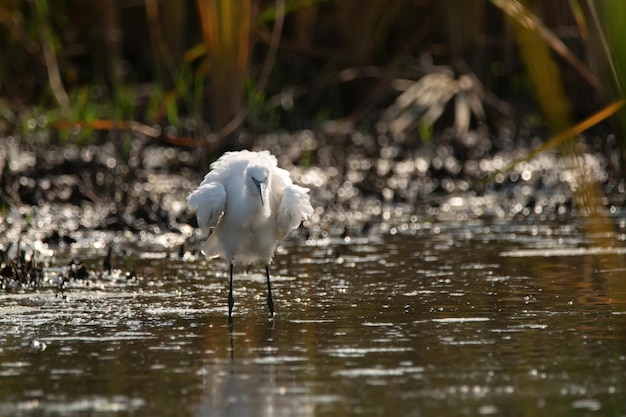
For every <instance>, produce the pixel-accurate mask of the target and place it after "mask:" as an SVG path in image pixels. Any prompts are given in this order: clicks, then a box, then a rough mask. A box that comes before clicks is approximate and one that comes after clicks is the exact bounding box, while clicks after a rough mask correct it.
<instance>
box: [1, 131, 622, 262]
mask: <svg viewBox="0 0 626 417" xmlns="http://www.w3.org/2000/svg"><path fill="white" fill-rule="evenodd" d="M51 142H52V141H51V140H49V139H47V138H44V139H42V138H30V139H18V138H15V137H8V138H5V139H4V140H3V141H2V142H1V143H0V173H1V174H0V205H1V207H2V217H1V219H0V247H1V248H4V249H6V248H8V247H9V245H11V244H15V243H17V242H18V241H20V242H22V245H23V246H24V247H31V248H39V247H43V248H45V247H51V246H59V245H67V246H71V245H73V244H75V242H77V241H82V240H85V239H87V240H88V239H93V238H94V236H97V239H100V240H105V241H106V240H107V239H109V240H110V239H111V236H114V235H116V236H123V237H124V239H128V240H130V241H132V240H138V239H142V237H145V236H146V235H163V234H167V235H168V236H177V237H178V238H175V239H173V240H174V241H175V243H174V244H175V245H180V244H183V243H186V244H187V245H188V247H194V245H195V243H196V241H197V240H198V238H199V236H198V232H197V229H196V222H195V218H194V215H193V213H191V212H190V211H189V210H188V208H187V205H186V201H185V197H186V196H187V195H188V193H189V192H190V191H191V190H192V189H193V188H194V187H195V186H196V185H197V184H198V182H199V181H201V179H202V177H203V175H204V174H205V173H206V171H207V169H208V168H207V167H208V164H209V162H210V161H211V160H214V159H215V158H217V157H218V156H219V155H208V154H206V153H205V152H203V151H202V150H201V149H188V148H176V147H171V146H167V145H165V144H163V143H161V142H158V141H155V140H154V139H149V138H144V137H140V136H137V137H134V138H133V139H132V140H129V139H128V138H127V139H121V138H118V139H110V138H102V139H97V138H94V141H93V143H92V144H90V145H87V146H82V147H79V146H76V145H73V144H67V145H58V144H52V143H51ZM470 142H471V143H460V142H458V141H444V140H440V141H438V143H437V144H430V145H424V144H422V145H420V146H418V144H415V143H409V142H406V143H398V142H394V141H392V140H390V139H388V138H387V137H385V136H380V137H378V138H377V137H375V136H372V135H367V134H363V133H360V132H341V133H338V132H325V133H324V132H317V133H315V132H311V131H302V132H297V133H293V134H267V135H263V136H260V137H258V138H257V139H256V140H255V142H254V146H253V148H254V149H268V150H270V151H271V152H272V153H274V154H275V155H276V156H277V157H278V160H279V164H280V166H282V167H283V168H285V169H287V170H289V171H290V172H291V173H292V176H293V177H294V179H295V181H296V182H297V183H299V184H302V185H304V186H307V187H309V188H310V189H311V196H312V202H313V205H314V207H315V215H314V217H313V219H312V220H311V221H310V222H308V223H307V224H305V225H304V227H303V228H301V230H300V231H299V233H301V234H302V235H303V236H306V237H313V238H319V237H327V236H346V235H347V236H352V235H363V234H368V233H377V232H383V233H385V232H388V231H389V230H390V229H392V228H393V229H394V230H400V231H402V230H409V229H411V228H412V227H415V225H419V224H421V223H424V222H439V221H457V222H458V221H461V222H462V221H469V220H481V219H486V220H489V221H493V220H496V221H500V220H502V221H506V220H508V219H514V218H523V219H528V221H542V220H552V221H553V220H556V219H559V218H563V219H567V218H568V216H575V215H576V211H575V208H574V207H573V204H572V192H571V188H572V187H571V186H572V183H573V181H574V178H575V176H576V175H579V174H578V173H576V172H575V171H574V170H573V169H572V168H571V167H570V165H568V162H567V160H566V159H564V158H561V157H560V156H559V155H558V154H556V153H545V154H542V155H539V156H538V157H537V158H535V159H533V160H531V161H528V162H522V163H519V164H518V165H517V166H516V167H515V168H514V169H513V170H512V171H511V172H509V173H507V174H497V172H498V171H499V170H502V169H504V168H505V167H506V166H508V165H509V164H510V163H511V161H514V160H516V159H518V158H521V157H523V156H524V155H525V154H526V153H527V152H528V150H527V149H529V147H530V146H531V145H533V143H534V142H533V141H532V140H531V141H528V143H526V145H527V146H524V144H519V143H513V142H510V143H506V142H505V143H501V144H500V146H496V145H494V144H493V143H492V142H490V141H488V140H487V139H480V138H479V137H477V136H476V137H474V138H473V139H472V140H471V141H470ZM597 142H598V143H599V144H600V145H598V146H596V147H594V146H593V144H591V145H588V146H587V147H586V148H584V150H583V151H581V154H580V155H579V158H580V159H581V160H584V162H585V166H586V167H587V170H588V171H587V174H586V175H592V176H594V177H595V178H597V180H598V182H599V183H600V184H601V185H602V188H603V190H602V191H603V192H604V193H605V195H606V196H607V197H606V201H605V203H606V205H607V206H614V207H619V206H621V205H622V203H623V199H624V188H625V186H624V182H623V180H622V179H620V178H619V176H618V175H616V173H615V172H614V171H613V169H612V168H611V167H613V166H615V161H613V160H612V159H611V156H610V155H611V152H610V149H608V150H607V146H609V147H610V138H609V139H606V140H598V141H597ZM607 144H608V145H607ZM492 174H497V175H495V176H494V177H493V178H492V179H489V180H488V181H486V182H484V183H481V180H483V179H485V178H487V177H489V176H490V175H492ZM479 184H480V186H478V185H479ZM34 242H38V243H37V244H35V243H34ZM33 250H36V249H33ZM13 255H15V254H13Z"/></svg>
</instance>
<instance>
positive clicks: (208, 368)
mask: <svg viewBox="0 0 626 417" xmlns="http://www.w3.org/2000/svg"><path fill="white" fill-rule="evenodd" d="M234 327H235V326H234V322H233V321H230V322H229V338H230V349H229V351H230V361H224V362H214V361H213V362H212V363H210V364H207V365H204V366H203V367H202V369H201V370H200V371H199V374H201V375H202V377H203V381H202V385H203V392H202V394H201V396H200V400H199V405H198V406H197V409H196V410H195V412H194V415H195V416H263V417H264V416H277V417H279V416H312V415H314V402H313V400H312V398H311V395H310V393H309V390H308V389H306V388H305V387H304V385H298V384H297V382H296V381H294V380H292V378H291V375H289V372H285V368H287V369H286V370H287V371H288V370H289V368H293V367H294V364H298V363H304V362H306V358H305V357H288V356H278V355H277V350H276V349H275V348H274V347H273V346H272V341H273V332H274V321H273V320H271V321H270V322H269V326H268V337H267V341H266V344H265V346H263V347H257V348H255V350H257V351H258V353H259V354H260V355H261V356H258V357H256V358H254V359H250V358H245V357H244V358H243V359H237V354H236V352H237V350H236V349H237V341H238V340H240V339H244V338H245V337H246V336H247V334H246V332H245V331H244V332H239V333H236V332H235V331H234Z"/></svg>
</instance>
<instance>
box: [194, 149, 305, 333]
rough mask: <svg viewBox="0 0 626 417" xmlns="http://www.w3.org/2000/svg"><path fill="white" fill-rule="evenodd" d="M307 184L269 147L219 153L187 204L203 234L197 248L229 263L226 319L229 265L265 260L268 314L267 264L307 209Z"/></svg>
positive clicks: (270, 301)
mask: <svg viewBox="0 0 626 417" xmlns="http://www.w3.org/2000/svg"><path fill="white" fill-rule="evenodd" d="M308 193H309V189H308V188H304V187H301V186H299V185H296V184H294V183H293V182H292V180H291V176H290V174H289V172H288V171H286V170H284V169H282V168H279V167H278V163H277V160H276V157H275V156H274V155H272V154H271V153H270V152H269V151H258V152H253V151H248V150H241V151H233V152H226V153H224V154H223V155H222V156H221V157H220V158H219V159H217V160H216V161H215V162H213V163H212V164H211V165H210V170H209V172H208V173H207V174H206V176H205V177H204V179H203V180H202V182H201V183H200V185H199V186H198V188H197V189H195V190H194V191H193V192H191V193H190V194H189V196H188V197H187V203H188V205H189V207H190V209H191V210H195V211H196V217H197V220H198V226H199V227H200V228H201V229H202V230H203V231H204V232H205V233H208V235H209V236H208V238H207V240H206V242H205V244H204V246H203V248H202V252H203V253H204V255H205V256H206V257H207V258H217V257H221V258H223V259H225V260H226V261H227V262H229V264H230V284H229V291H228V317H229V319H230V320H231V321H232V313H233V306H234V304H235V299H234V297H233V270H234V266H235V265H240V264H244V265H249V264H252V263H254V262H260V261H261V262H263V263H264V264H265V275H266V278H267V306H268V308H269V314H270V320H273V318H274V301H273V299H272V287H271V284H270V269H269V265H270V263H271V260H272V258H273V256H274V251H275V250H276V246H277V245H278V243H279V242H280V241H282V240H283V239H285V238H286V237H287V235H288V234H289V233H290V232H291V231H292V230H294V229H296V228H297V227H299V226H300V224H301V223H302V221H304V220H308V219H309V218H310V217H311V216H312V214H313V207H312V206H311V201H310V197H309V195H308Z"/></svg>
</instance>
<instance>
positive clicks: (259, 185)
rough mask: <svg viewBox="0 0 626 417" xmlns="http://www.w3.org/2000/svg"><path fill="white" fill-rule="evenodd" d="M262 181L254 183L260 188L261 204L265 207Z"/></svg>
mask: <svg viewBox="0 0 626 417" xmlns="http://www.w3.org/2000/svg"><path fill="white" fill-rule="evenodd" d="M261 184H263V183H262V182H261V181H256V180H255V181H254V185H256V189H257V190H259V196H260V197H261V206H263V207H265V202H264V201H263V189H262V188H261Z"/></svg>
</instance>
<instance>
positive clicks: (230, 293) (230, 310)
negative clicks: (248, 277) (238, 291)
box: [228, 263, 235, 320]
mask: <svg viewBox="0 0 626 417" xmlns="http://www.w3.org/2000/svg"><path fill="white" fill-rule="evenodd" d="M234 305H235V299H234V298H233V264H232V263H231V264H230V286H229V288H228V318H229V319H231V320H232V317H233V306H234Z"/></svg>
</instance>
